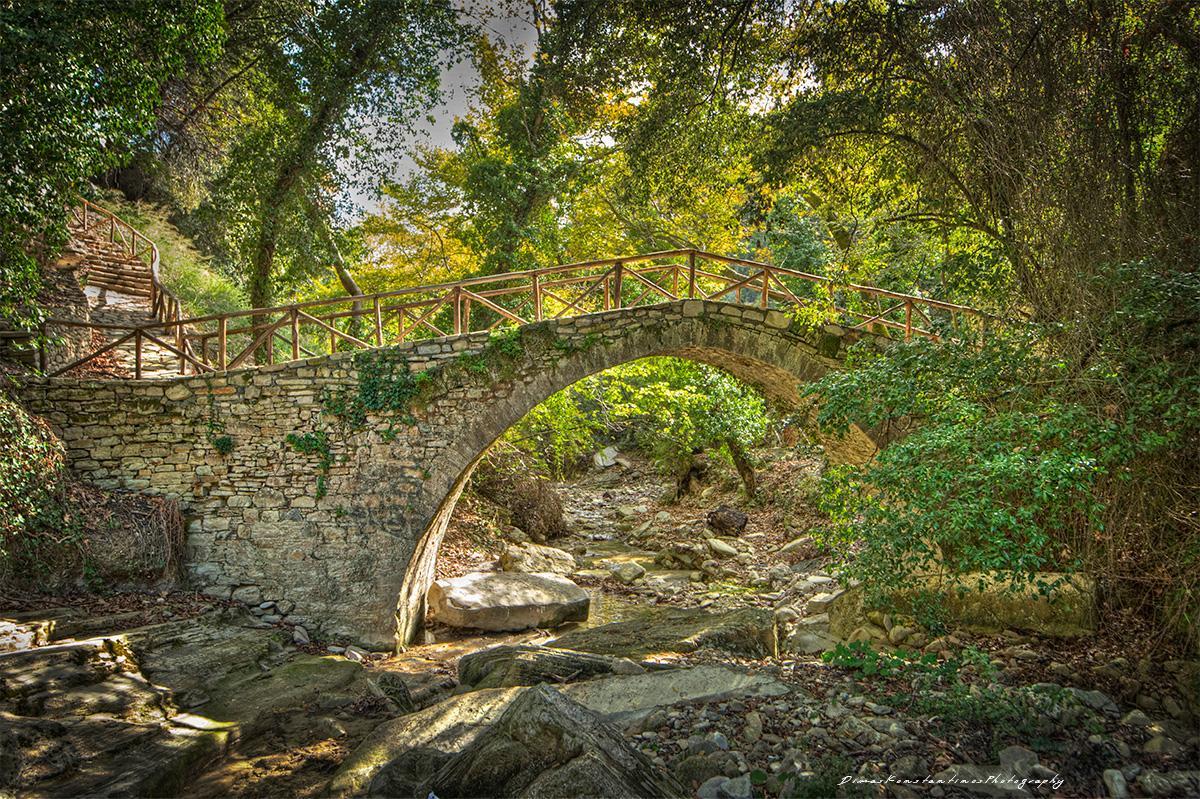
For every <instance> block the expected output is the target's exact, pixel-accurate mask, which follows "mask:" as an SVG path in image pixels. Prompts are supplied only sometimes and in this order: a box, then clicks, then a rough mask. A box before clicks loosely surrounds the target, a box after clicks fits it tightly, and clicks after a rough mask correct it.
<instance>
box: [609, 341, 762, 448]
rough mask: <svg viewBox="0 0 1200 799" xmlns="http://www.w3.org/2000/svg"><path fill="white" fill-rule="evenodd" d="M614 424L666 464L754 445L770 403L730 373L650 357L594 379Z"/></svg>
mask: <svg viewBox="0 0 1200 799" xmlns="http://www.w3.org/2000/svg"><path fill="white" fill-rule="evenodd" d="M587 387H588V388H589V389H590V390H591V391H592V396H593V397H595V399H596V401H597V402H598V403H599V404H600V406H601V407H602V408H603V409H604V414H605V417H606V421H607V424H608V425H609V427H610V429H616V430H620V429H624V430H628V431H629V432H631V433H632V435H633V437H634V439H635V441H636V442H637V443H638V445H639V446H640V447H641V448H642V449H643V450H644V451H646V452H648V453H650V454H651V455H652V456H653V457H654V458H655V459H656V460H657V461H658V463H659V464H660V465H661V466H662V467H663V468H665V469H668V470H674V469H676V468H678V467H679V466H680V465H681V464H682V463H685V462H686V461H687V460H688V459H689V458H690V456H691V454H692V453H693V452H697V451H701V450H706V449H713V450H716V451H718V452H721V453H724V455H725V456H726V457H730V458H732V456H733V453H732V452H731V451H730V449H729V448H730V447H731V446H735V447H739V448H740V449H742V450H749V449H751V448H753V447H754V446H755V445H756V444H758V442H759V441H760V440H761V439H762V437H763V435H764V434H765V433H766V430H767V424H768V417H767V411H766V403H765V401H764V400H763V398H762V395H761V394H759V393H758V392H757V391H756V390H755V389H753V388H751V387H750V386H748V385H746V384H745V383H742V382H740V381H739V380H737V379H736V378H734V377H732V376H731V375H730V374H728V373H727V372H724V371H722V370H720V369H717V368H715V367H711V366H708V365H706V364H701V363H696V362H695V361H687V360H683V359H679V358H646V359H643V360H640V361H634V362H633V363H630V364H625V365H624V366H620V367H617V368H616V369H613V370H610V371H608V372H605V373H603V374H602V375H600V376H598V377H596V378H591V379H590V380H589V382H588V384H587Z"/></svg>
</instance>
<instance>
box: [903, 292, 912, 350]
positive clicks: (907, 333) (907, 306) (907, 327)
mask: <svg viewBox="0 0 1200 799" xmlns="http://www.w3.org/2000/svg"><path fill="white" fill-rule="evenodd" d="M910 338H912V300H905V301H904V340H905V341H908V340H909V339H910Z"/></svg>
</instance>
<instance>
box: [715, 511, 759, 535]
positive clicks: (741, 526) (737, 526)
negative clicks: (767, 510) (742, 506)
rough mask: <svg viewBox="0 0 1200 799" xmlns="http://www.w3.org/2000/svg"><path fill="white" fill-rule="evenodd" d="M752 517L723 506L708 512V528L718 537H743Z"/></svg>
mask: <svg viewBox="0 0 1200 799" xmlns="http://www.w3.org/2000/svg"><path fill="white" fill-rule="evenodd" d="M749 520H750V517H749V516H747V515H746V514H744V513H742V512H741V511H740V510H737V509H736V508H730V507H728V506H726V505H722V506H721V507H719V508H717V509H716V510H711V511H709V512H708V517H707V521H708V526H709V527H711V528H712V529H713V530H714V531H715V532H716V533H717V534H718V535H741V534H742V533H743V532H744V531H745V529H746V522H748V521H749Z"/></svg>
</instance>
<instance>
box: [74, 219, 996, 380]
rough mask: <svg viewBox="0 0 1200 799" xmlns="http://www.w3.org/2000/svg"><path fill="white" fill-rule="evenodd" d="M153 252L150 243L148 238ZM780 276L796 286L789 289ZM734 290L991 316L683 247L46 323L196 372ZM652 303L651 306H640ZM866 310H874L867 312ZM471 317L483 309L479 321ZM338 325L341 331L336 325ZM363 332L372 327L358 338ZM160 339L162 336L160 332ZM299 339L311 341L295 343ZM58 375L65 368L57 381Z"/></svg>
mask: <svg viewBox="0 0 1200 799" xmlns="http://www.w3.org/2000/svg"><path fill="white" fill-rule="evenodd" d="M93 207H94V206H93ZM111 219H112V220H115V219H116V218H115V217H111ZM118 222H119V220H117V222H113V221H111V220H110V225H113V226H114V229H115V226H116V225H117V224H118ZM119 224H120V225H125V223H123V222H120V223H119ZM126 227H128V226H127V225H126ZM138 235H139V236H140V234H138ZM142 238H143V239H144V237H142ZM131 240H133V241H136V240H137V239H131ZM145 241H149V240H148V239H145ZM150 245H151V247H152V248H153V242H150ZM154 251H155V252H156V251H157V248H154ZM155 258H156V256H155ZM678 259H684V262H683V263H680V262H678ZM664 262H665V263H664ZM548 278H549V279H548ZM785 281H792V285H791V286H789V285H788V283H786V282H785ZM798 283H807V284H810V285H813V286H817V287H820V289H821V295H822V296H823V297H824V298H825V299H824V300H820V301H819V300H812V299H808V298H807V297H805V296H802V295H804V294H805V292H800V293H799V294H797V291H799V288H798V286H797V284H798ZM793 289H795V290H793ZM162 291H163V292H164V294H163V295H162V296H163V297H166V296H169V295H167V294H165V289H162ZM839 292H843V293H847V294H850V295H859V296H860V297H862V298H864V300H868V301H872V302H869V303H867V305H866V307H865V309H864V308H862V307H860V308H848V307H845V303H841V304H838V303H836V302H835V298H836V296H837V295H838V293H839ZM745 294H749V295H752V299H750V300H743V299H742V298H743V295H745ZM731 295H732V302H734V303H736V304H741V305H746V306H750V307H757V308H760V309H768V308H772V307H775V308H787V307H796V306H803V305H808V304H813V305H819V306H821V307H825V308H829V309H831V310H832V312H833V315H834V317H840V318H841V319H844V320H848V321H847V322H846V323H847V324H848V325H850V326H851V327H852V329H874V330H876V331H879V332H883V331H887V330H898V331H903V333H904V337H905V338H911V337H913V336H922V337H926V338H933V339H937V338H938V337H939V333H938V332H937V331H936V330H931V329H928V328H927V327H919V326H917V325H916V324H915V323H914V322H915V320H916V319H917V318H918V317H919V318H920V319H923V320H924V322H925V324H926V325H928V326H933V322H932V319H931V314H932V313H933V312H934V311H938V312H941V313H943V314H947V315H948V316H949V319H950V321H951V322H954V321H955V320H956V319H958V318H960V317H969V318H974V319H977V320H979V322H980V324H981V325H986V323H987V321H988V320H989V319H991V318H993V317H990V316H989V315H988V314H986V313H984V312H982V311H979V310H977V309H975V308H971V307H968V306H965V305H958V304H955V303H949V302H943V301H941V300H935V299H931V298H928V297H920V296H917V295H912V294H903V293H900V292H895V291H890V290H887V289H880V288H876V287H874V286H862V285H858V284H853V283H852V284H842V283H838V282H836V281H835V280H833V279H831V278H828V277H824V276H821V275H812V274H808V273H806V272H801V271H797V270H794V269H787V268H784V267H777V266H773V265H771V264H767V263H763V262H759V261H751V260H747V259H743V258H734V257H730V256H725V255H718V254H716V253H710V252H706V251H704V250H697V249H680V250H665V251H661V252H652V253H645V254H640V255H631V256H620V257H613V258H603V259H599V260H594V261H584V262H581V263H573V264H560V265H557V266H552V267H545V268H541V269H531V270H528V271H524V272H506V273H503V274H499V275H481V276H478V277H470V278H465V279H463V280H457V281H453V282H448V283H437V284H433V285H428V286H411V287H407V288H402V289H396V290H392V291H385V292H379V293H375V294H365V295H358V296H346V297H332V298H327V299H320V300H309V301H307V302H301V303H292V304H290V305H280V306H275V307H272V308H256V309H250V310H245V311H233V312H230V313H223V314H210V315H207V316H197V317H191V318H186V319H184V318H180V316H179V314H178V308H179V305H178V301H177V300H175V299H174V297H171V298H170V300H171V301H170V302H169V303H164V304H163V305H164V307H165V306H166V305H171V306H172V307H173V312H172V313H170V314H162V315H159V314H156V321H155V322H153V323H149V324H145V325H140V326H127V327H126V326H120V325H94V324H90V323H86V322H77V321H73V320H61V321H60V320H51V323H61V324H68V325H73V326H76V327H94V328H96V329H100V330H107V331H129V332H136V333H137V335H136V336H135V340H136V343H137V346H138V353H137V354H138V356H139V361H140V348H141V342H142V340H143V339H146V340H150V341H154V342H157V343H159V344H162V345H163V346H165V347H166V349H168V350H169V351H171V352H173V353H176V354H178V355H179V357H180V364H181V372H184V371H186V367H187V366H188V365H189V364H190V365H191V366H192V367H193V370H194V371H197V372H199V371H205V372H212V371H223V370H225V369H231V368H235V367H237V366H240V365H242V364H243V363H246V362H247V361H248V360H249V359H250V358H251V357H253V355H254V353H255V352H259V351H261V350H263V349H266V350H268V357H267V360H268V362H273V361H274V359H275V356H276V353H275V349H274V345H275V343H276V341H278V342H280V343H282V344H283V345H284V350H283V352H285V353H286V355H285V356H283V357H290V358H291V359H292V360H296V359H298V358H299V356H300V353H302V352H303V353H306V354H308V355H309V356H310V357H311V354H312V353H313V352H314V351H317V350H320V349H325V346H326V344H328V348H327V351H328V352H333V351H335V350H336V349H338V347H339V343H340V344H342V345H346V344H348V345H350V346H352V347H356V348H371V347H378V346H384V345H385V344H386V343H387V340H388V339H389V338H390V339H391V340H392V341H393V342H399V341H405V340H411V339H413V338H416V337H429V336H434V337H439V336H447V335H459V334H463V333H468V332H484V331H490V330H493V329H495V328H496V327H498V326H501V325H504V324H525V323H527V322H528V321H530V320H532V321H540V320H543V319H555V318H564V317H570V316H575V315H580V314H586V313H594V312H598V311H603V310H613V309H617V308H624V307H637V306H641V305H644V304H654V303H658V302H664V301H672V300H679V299H687V298H692V299H704V300H716V299H720V298H723V297H729V296H731ZM647 300H649V302H644V301H647ZM885 301H886V302H885ZM504 303H507V307H505V305H504ZM871 304H874V305H875V306H876V307H870V305H871ZM346 306H349V308H347V307H346ZM475 311H479V312H481V313H482V318H479V316H478V315H476V314H475ZM914 311H915V312H916V314H915V315H914ZM238 320H245V323H243V324H231V322H234V321H238ZM358 320H362V322H361V323H360V322H359V321H358ZM387 320H394V330H395V333H394V334H393V333H391V332H389V331H388V330H387V328H388V326H389V324H391V323H390V322H388V321H387ZM210 323H215V326H216V329H215V330H206V329H204V326H206V325H209V324H210ZM339 324H343V326H344V327H345V329H340V328H339V327H338V325H339ZM360 324H365V328H364V327H359V326H358V325H360ZM352 325H353V326H355V327H353V328H352V327H351V326H352ZM443 328H445V329H443ZM363 329H365V330H367V331H369V332H367V333H360V332H358V331H361V330H363ZM172 331H173V333H174V339H175V344H174V346H166V345H165V344H164V343H163V341H162V339H164V338H166V339H169V336H168V334H169V333H170V332H172ZM155 332H158V334H159V336H161V337H162V338H159V337H158V336H155V335H154V333H155ZM306 333H307V334H309V335H310V337H309V338H308V339H305V340H304V341H305V343H304V344H302V343H301V341H302V338H303V336H304V335H305V334H306ZM314 336H315V337H314ZM214 338H215V339H216V343H217V351H216V357H210V343H211V341H212V340H213V339H214ZM235 338H236V339H237V341H234V339H235ZM247 341H248V345H247V344H246V342H247ZM315 342H320V343H315ZM110 349H112V348H111V346H107V347H105V348H104V351H108V350H110ZM98 354H100V353H99V352H97V353H94V354H93V355H92V356H89V357H85V358H83V359H81V360H80V361H78V362H76V363H74V364H72V365H71V366H70V367H68V368H74V367H75V366H78V365H81V364H82V363H86V362H87V361H88V360H90V358H91V357H95V355H98ZM65 371H66V369H60V370H59V371H58V372H56V373H55V374H61V373H63V372H65Z"/></svg>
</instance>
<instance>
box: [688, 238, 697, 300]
mask: <svg viewBox="0 0 1200 799" xmlns="http://www.w3.org/2000/svg"><path fill="white" fill-rule="evenodd" d="M688 298H689V299H693V300H694V299H696V251H695V250H692V251H691V252H689V253H688Z"/></svg>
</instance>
